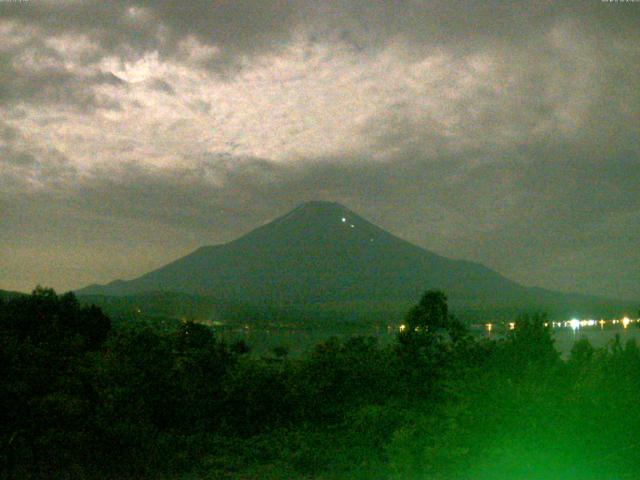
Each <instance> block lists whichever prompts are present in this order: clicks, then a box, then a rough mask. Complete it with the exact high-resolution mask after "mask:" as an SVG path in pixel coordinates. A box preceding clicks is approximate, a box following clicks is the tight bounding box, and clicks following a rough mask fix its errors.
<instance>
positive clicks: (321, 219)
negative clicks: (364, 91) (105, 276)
mask: <svg viewBox="0 0 640 480" xmlns="http://www.w3.org/2000/svg"><path fill="white" fill-rule="evenodd" d="M427 288H439V289H442V290H444V291H445V292H446V293H447V295H448V296H449V298H450V301H451V303H452V305H454V306H456V305H457V306H459V307H461V308H471V309H478V308H479V309H484V310H487V309H493V308H503V309H504V308H512V309H522V308H525V307H537V308H542V309H547V310H549V309H554V308H556V307H558V306H560V307H561V308H563V309H565V308H568V309H569V310H571V309H573V310H572V311H575V310H580V311H585V312H586V311H587V310H589V309H590V310H591V311H593V310H594V309H596V308H599V307H605V306H607V305H609V306H610V303H611V302H610V301H609V300H606V299H600V298H596V297H590V296H585V295H577V294H563V293H559V292H552V291H549V290H544V289H540V288H528V287H524V286H522V285H519V284H517V283H515V282H513V281H511V280H509V279H507V278H505V277H504V276H502V275H500V274H499V273H497V272H495V271H493V270H491V269H489V268H487V267H485V266H483V265H481V264H478V263H474V262H470V261H465V260H452V259H449V258H446V257H443V256H440V255H437V254H435V253H433V252H430V251H428V250H425V249H423V248H420V247H418V246H416V245H413V244H411V243H409V242H407V241H405V240H402V239H400V238H398V237H396V236H394V235H392V234H391V233H389V232H387V231H385V230H383V229H381V228H379V227H377V226H375V225H373V224H372V223H370V222H368V221H367V220H365V219H363V218H362V217H360V216H359V215H357V214H356V213H354V212H352V211H351V210H349V209H348V208H346V207H344V206H342V205H340V204H338V203H332V202H320V201H314V202H308V203H304V204H302V205H300V206H298V207H297V208H295V209H294V210H292V211H291V212H289V213H287V214H286V215H284V216H282V217H279V218H277V219H275V220H273V221H272V222H270V223H268V224H266V225H263V226H261V227H258V228H256V229H255V230H253V231H251V232H249V233H248V234H246V235H244V236H242V237H240V238H238V239H236V240H234V241H232V242H229V243H226V244H221V245H213V246H205V247H201V248H199V249H197V250H195V251H194V252H192V253H190V254H189V255H187V256H185V257H182V258H180V259H178V260H176V261H174V262H172V263H169V264H168V265H165V266H164V267H161V268H159V269H157V270H154V271H151V272H149V273H146V274H144V275H142V276H141V277H139V278H136V279H134V280H131V281H122V280H117V281H114V282H112V283H109V284H107V285H91V286H89V287H86V288H84V289H81V290H79V291H78V292H77V293H78V294H80V295H110V296H123V295H134V294H140V293H145V292H158V291H161V292H180V293H187V294H192V295H199V296H207V297H215V298H216V299H219V300H220V301H224V302H230V301H231V302H233V301H238V302H243V303H245V304H256V305H269V306H274V305H277V306H285V305H286V306H296V307H297V308H306V307H308V308H314V307H317V306H319V305H322V306H324V307H325V308H329V307H331V308H336V309H340V308H356V307H357V306H362V305H368V306H369V307H372V308H373V307H374V306H386V307H389V306H393V305H398V306H401V308H406V306H408V305H411V304H413V303H415V302H416V300H417V299H418V298H419V296H420V294H421V293H422V292H424V290H425V289H427ZM381 308H382V307H381ZM389 308H393V307H389Z"/></svg>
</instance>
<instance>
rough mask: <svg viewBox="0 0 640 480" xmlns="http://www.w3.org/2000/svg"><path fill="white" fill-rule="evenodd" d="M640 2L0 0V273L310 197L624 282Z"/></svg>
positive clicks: (467, 250)
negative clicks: (14, 0) (106, 0)
mask: <svg viewBox="0 0 640 480" xmlns="http://www.w3.org/2000/svg"><path fill="white" fill-rule="evenodd" d="M639 15H640V4H637V3H635V4H634V3H615V2H599V1H596V2H591V1H590V2H546V1H540V2H527V3H520V4H513V3H512V2H468V3H463V4H452V3H451V2H413V1H404V2H375V3H374V2H369V1H358V0H351V1H341V2H302V1H294V2H292V1H286V2H285V1H282V2H279V1H275V2H264V1H260V2H245V1H235V2H226V1H213V2H212V1H202V2H200V1H195V2H177V1H173V0H171V1H154V2H144V1H136V2H120V1H116V2H98V1H86V2H81V1H67V2H58V1H57V2H54V1H42V2H4V3H3V2H0V37H2V40H3V42H2V43H0V111H1V112H2V116H1V117H0V118H3V122H2V124H0V208H1V211H0V212H1V213H0V222H1V223H2V228H0V258H2V260H0V288H2V287H5V288H17V289H23V290H26V289H28V288H30V287H32V286H33V285H34V284H35V283H37V282H40V283H47V284H52V285H53V286H55V287H58V288H63V289H64V288H75V287H79V286H82V285H84V284H88V283H93V282H95V281H100V282H104V281H109V280H112V279H113V278H116V277H125V278H130V277H133V276H135V275H138V274H141V273H143V272H144V271H146V270H148V269H150V268H153V267H157V266H159V265H161V264H163V263H165V262H166V261H168V260H171V259H173V258H175V257H176V256H179V255H182V254H184V253H187V252H188V251H189V250H190V249H192V248H195V247H197V246H199V245H202V244H207V243H217V242H222V241H228V240H230V239H233V238H235V237H236V236H237V235H240V234H242V233H243V232H246V231H248V230H249V229H251V228H252V227H255V226H257V225H259V224H261V223H263V222H265V221H268V220H269V219H271V218H273V217H275V216H277V215H279V214H282V213H284V212H285V211H286V210H288V209H290V208H293V207H295V206H296V205H297V204H298V203H300V202H302V201H306V200H310V199H326V200H336V201H340V202H343V203H344V204H345V205H347V206H349V207H350V208H352V209H353V210H355V211H357V212H360V213H362V214H363V215H364V216H366V217H367V218H370V219H371V220H372V221H374V222H376V223H378V224H380V225H381V226H383V227H385V228H388V229H389V230H391V231H392V232H394V233H397V234H399V235H400V236H402V237H404V238H407V239H408V240H411V241H413V242H415V243H417V244H419V245H422V246H424V247H426V248H429V249H432V250H434V251H436V252H438V253H441V254H443V255H448V256H452V257H462V258H467V259H471V260H475V261H479V262H483V263H485V264H487V265H489V266H491V267H493V268H496V269H497V270H499V271H500V272H502V273H504V274H506V275H507V276H510V277H512V278H514V279H516V280H518V281H521V282H523V283H526V284H530V285H534V284H535V285H543V286H545V287H549V288H558V289H561V290H578V291H583V292H593V293H602V294H607V295H612V296H620V297H630V298H640V284H638V281H637V279H638V273H639V272H640V253H639V252H638V249H637V238H638V235H639V234H640V200H639V199H638V198H639V197H638V195H637V192H636V190H637V182H638V179H640V141H639V139H638V135H637V125H638V124H639V120H640V88H639V87H640V81H639V80H638V79H639V78H640V31H639V30H638V29H637V25H638V24H639V20H640V18H639Z"/></svg>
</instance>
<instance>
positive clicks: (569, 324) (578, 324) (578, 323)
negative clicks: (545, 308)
mask: <svg viewBox="0 0 640 480" xmlns="http://www.w3.org/2000/svg"><path fill="white" fill-rule="evenodd" d="M632 323H640V318H638V319H635V320H634V319H633V318H629V317H624V318H621V319H613V320H604V319H600V320H593V319H588V320H579V319H577V318H572V319H571V320H565V321H563V322H545V323H544V326H545V327H549V326H551V328H571V329H572V330H578V329H579V328H585V327H595V326H596V325H598V326H600V329H601V330H602V329H604V326H605V325H622V327H623V328H627V327H628V326H629V325H631V324H632ZM507 325H508V327H509V330H514V329H515V328H516V326H517V324H516V322H509V323H508V324H507ZM494 326H495V324H494V323H486V324H485V325H484V327H485V329H486V330H487V332H489V333H491V331H492V330H493V328H494ZM400 330H401V331H402V330H403V325H401V326H400Z"/></svg>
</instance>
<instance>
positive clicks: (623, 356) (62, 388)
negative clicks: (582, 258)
mask: <svg viewBox="0 0 640 480" xmlns="http://www.w3.org/2000/svg"><path fill="white" fill-rule="evenodd" d="M405 324H406V325H407V328H406V329H405V330H404V331H403V332H401V333H400V334H399V335H398V340H397V341H396V342H395V343H394V344H392V345H379V344H377V343H376V341H375V339H373V338H367V337H354V338H349V339H344V340H338V339H336V338H333V339H329V340H327V341H325V342H323V343H320V344H318V345H316V346H315V348H313V349H312V350H311V351H310V352H308V354H306V355H304V356H302V357H299V358H298V357H296V358H289V357H288V355H287V350H286V349H284V348H280V349H275V350H274V352H273V354H272V355H267V356H256V355H250V354H248V352H249V348H248V346H247V345H246V344H244V343H242V342H237V343H227V342H223V341H221V340H219V339H218V338H216V336H215V335H214V334H213V332H212V330H210V329H209V328H208V327H205V326H202V325H199V324H196V323H184V324H182V325H181V326H180V327H179V328H178V329H177V330H175V331H171V332H168V331H166V329H165V330H157V329H154V328H153V327H152V326H149V325H133V326H131V325H130V326H125V325H122V326H120V327H118V328H117V329H116V328H114V327H112V325H111V322H110V321H109V319H108V318H107V317H106V316H105V315H104V314H103V313H102V312H101V311H100V310H99V309H98V308H95V307H83V306H80V305H79V304H78V302H77V300H76V299H75V297H74V296H73V295H72V294H65V295H62V296H58V295H56V294H55V292H53V291H52V290H47V289H41V288H38V289H36V290H35V291H34V292H33V294H32V295H30V296H19V297H15V298H11V299H8V300H2V301H0V356H1V357H0V369H1V375H2V379H1V380H2V381H1V387H0V388H1V390H0V401H1V405H0V429H1V430H0V442H1V443H0V447H1V450H0V455H1V456H0V462H1V467H2V476H3V477H5V478H70V479H73V478H78V479H84V478H176V477H178V476H180V475H187V474H189V475H192V476H193V478H211V479H218V478H238V479H240V478H243V479H247V478H256V479H258V478H260V479H265V478H266V479H269V478H272V479H276V478H323V479H338V478H340V479H342V478H344V479H347V478H349V479H353V478H355V479H358V478H361V479H365V478H367V479H368V478H372V479H373V478H391V479H393V478H397V479H404V478H412V479H456V480H458V479H474V480H477V479H487V480H489V479H497V478H509V479H519V478H522V479H529V478H538V479H546V478H549V479H551V478H553V479H555V478H558V479H559V478H580V479H591V478H593V479H599V480H600V479H614V478H615V479H626V478H637V476H638V472H640V457H639V456H638V455H637V454H636V451H637V448H639V447H640V445H638V440H637V437H638V434H639V433H640V413H638V409H637V402H638V400H639V399H640V351H639V350H638V348H637V347H636V345H635V343H629V344H627V345H621V344H620V342H619V341H618V342H616V343H614V344H612V345H610V346H609V347H608V348H605V349H599V350H594V349H593V348H592V347H591V346H590V345H589V344H588V343H587V342H584V341H581V342H578V343H576V345H575V347H574V349H573V351H572V353H571V356H570V358H569V359H568V360H562V359H561V358H560V355H559V354H558V353H557V352H556V350H555V349H554V347H553V339H552V337H551V332H550V331H549V330H548V329H547V328H545V327H544V317H542V316H532V317H523V318H520V319H518V328H517V329H516V330H514V331H513V332H511V333H510V334H509V336H508V337H506V338H504V339H501V340H496V341H490V340H486V339H477V338H474V337H472V336H470V335H469V334H468V333H467V331H466V330H465V328H464V326H463V325H462V324H461V323H460V322H459V321H457V320H456V319H455V318H454V317H453V316H452V315H451V314H450V313H449V311H448V308H447V300H446V296H445V295H444V294H443V293H441V292H437V291H429V292H426V293H425V295H424V296H423V298H422V299H421V301H420V303H419V304H418V305H416V306H415V307H414V308H413V309H411V311H410V312H409V313H408V314H407V318H406V322H405ZM186 478H190V477H186Z"/></svg>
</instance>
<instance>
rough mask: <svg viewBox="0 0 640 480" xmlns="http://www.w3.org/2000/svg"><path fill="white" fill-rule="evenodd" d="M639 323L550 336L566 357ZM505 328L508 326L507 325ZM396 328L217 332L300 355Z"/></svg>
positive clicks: (625, 335)
mask: <svg viewBox="0 0 640 480" xmlns="http://www.w3.org/2000/svg"><path fill="white" fill-rule="evenodd" d="M638 325H640V323H638V322H634V323H633V324H631V325H629V326H628V327H627V328H625V327H624V326H623V325H622V324H621V323H619V324H617V325H616V324H609V325H606V326H604V327H601V326H599V325H596V326H588V327H581V328H576V329H573V328H571V327H559V328H553V338H554V340H555V345H556V348H557V349H558V351H560V352H561V354H562V355H563V356H564V357H566V356H568V355H569V352H570V351H571V348H572V347H573V344H574V343H575V342H576V341H578V340H580V339H582V338H586V339H588V340H589V342H590V343H591V345H592V346H593V347H594V348H600V347H604V346H606V345H608V344H611V343H612V342H613V341H614V340H615V337H616V335H619V336H620V341H621V343H622V344H623V345H624V344H626V343H627V342H628V341H629V340H635V341H636V342H639V341H640V328H638ZM474 327H475V328H472V332H473V334H474V335H476V336H478V337H484V338H494V339H496V340H497V339H499V338H503V337H504V334H505V333H504V331H503V332H500V331H495V330H493V331H488V330H487V329H486V328H483V327H484V326H474ZM507 328H508V327H507ZM398 331H399V325H388V326H386V327H379V328H374V327H371V326H368V327H366V328H357V327H353V328H350V329H348V330H345V331H342V332H338V333H337V332H332V331H328V330H326V329H319V328H276V327H274V328H255V327H246V328H245V327H237V328H232V329H225V330H222V331H221V332H220V336H221V337H222V338H225V339H227V340H235V339H242V340H244V341H245V342H247V344H249V345H250V346H251V347H252V351H253V352H254V353H256V354H268V353H269V352H270V351H271V350H272V349H273V348H275V347H280V346H284V347H287V348H288V349H289V352H290V355H294V356H296V355H300V354H302V353H304V352H306V351H308V350H310V349H311V348H313V346H314V345H316V344H317V343H319V342H322V341H324V340H327V339H329V338H331V337H338V338H348V337H350V336H357V335H363V336H372V337H376V338H378V340H379V342H380V343H383V344H384V343H389V342H392V341H394V339H395V338H396V335H397V333H398Z"/></svg>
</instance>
